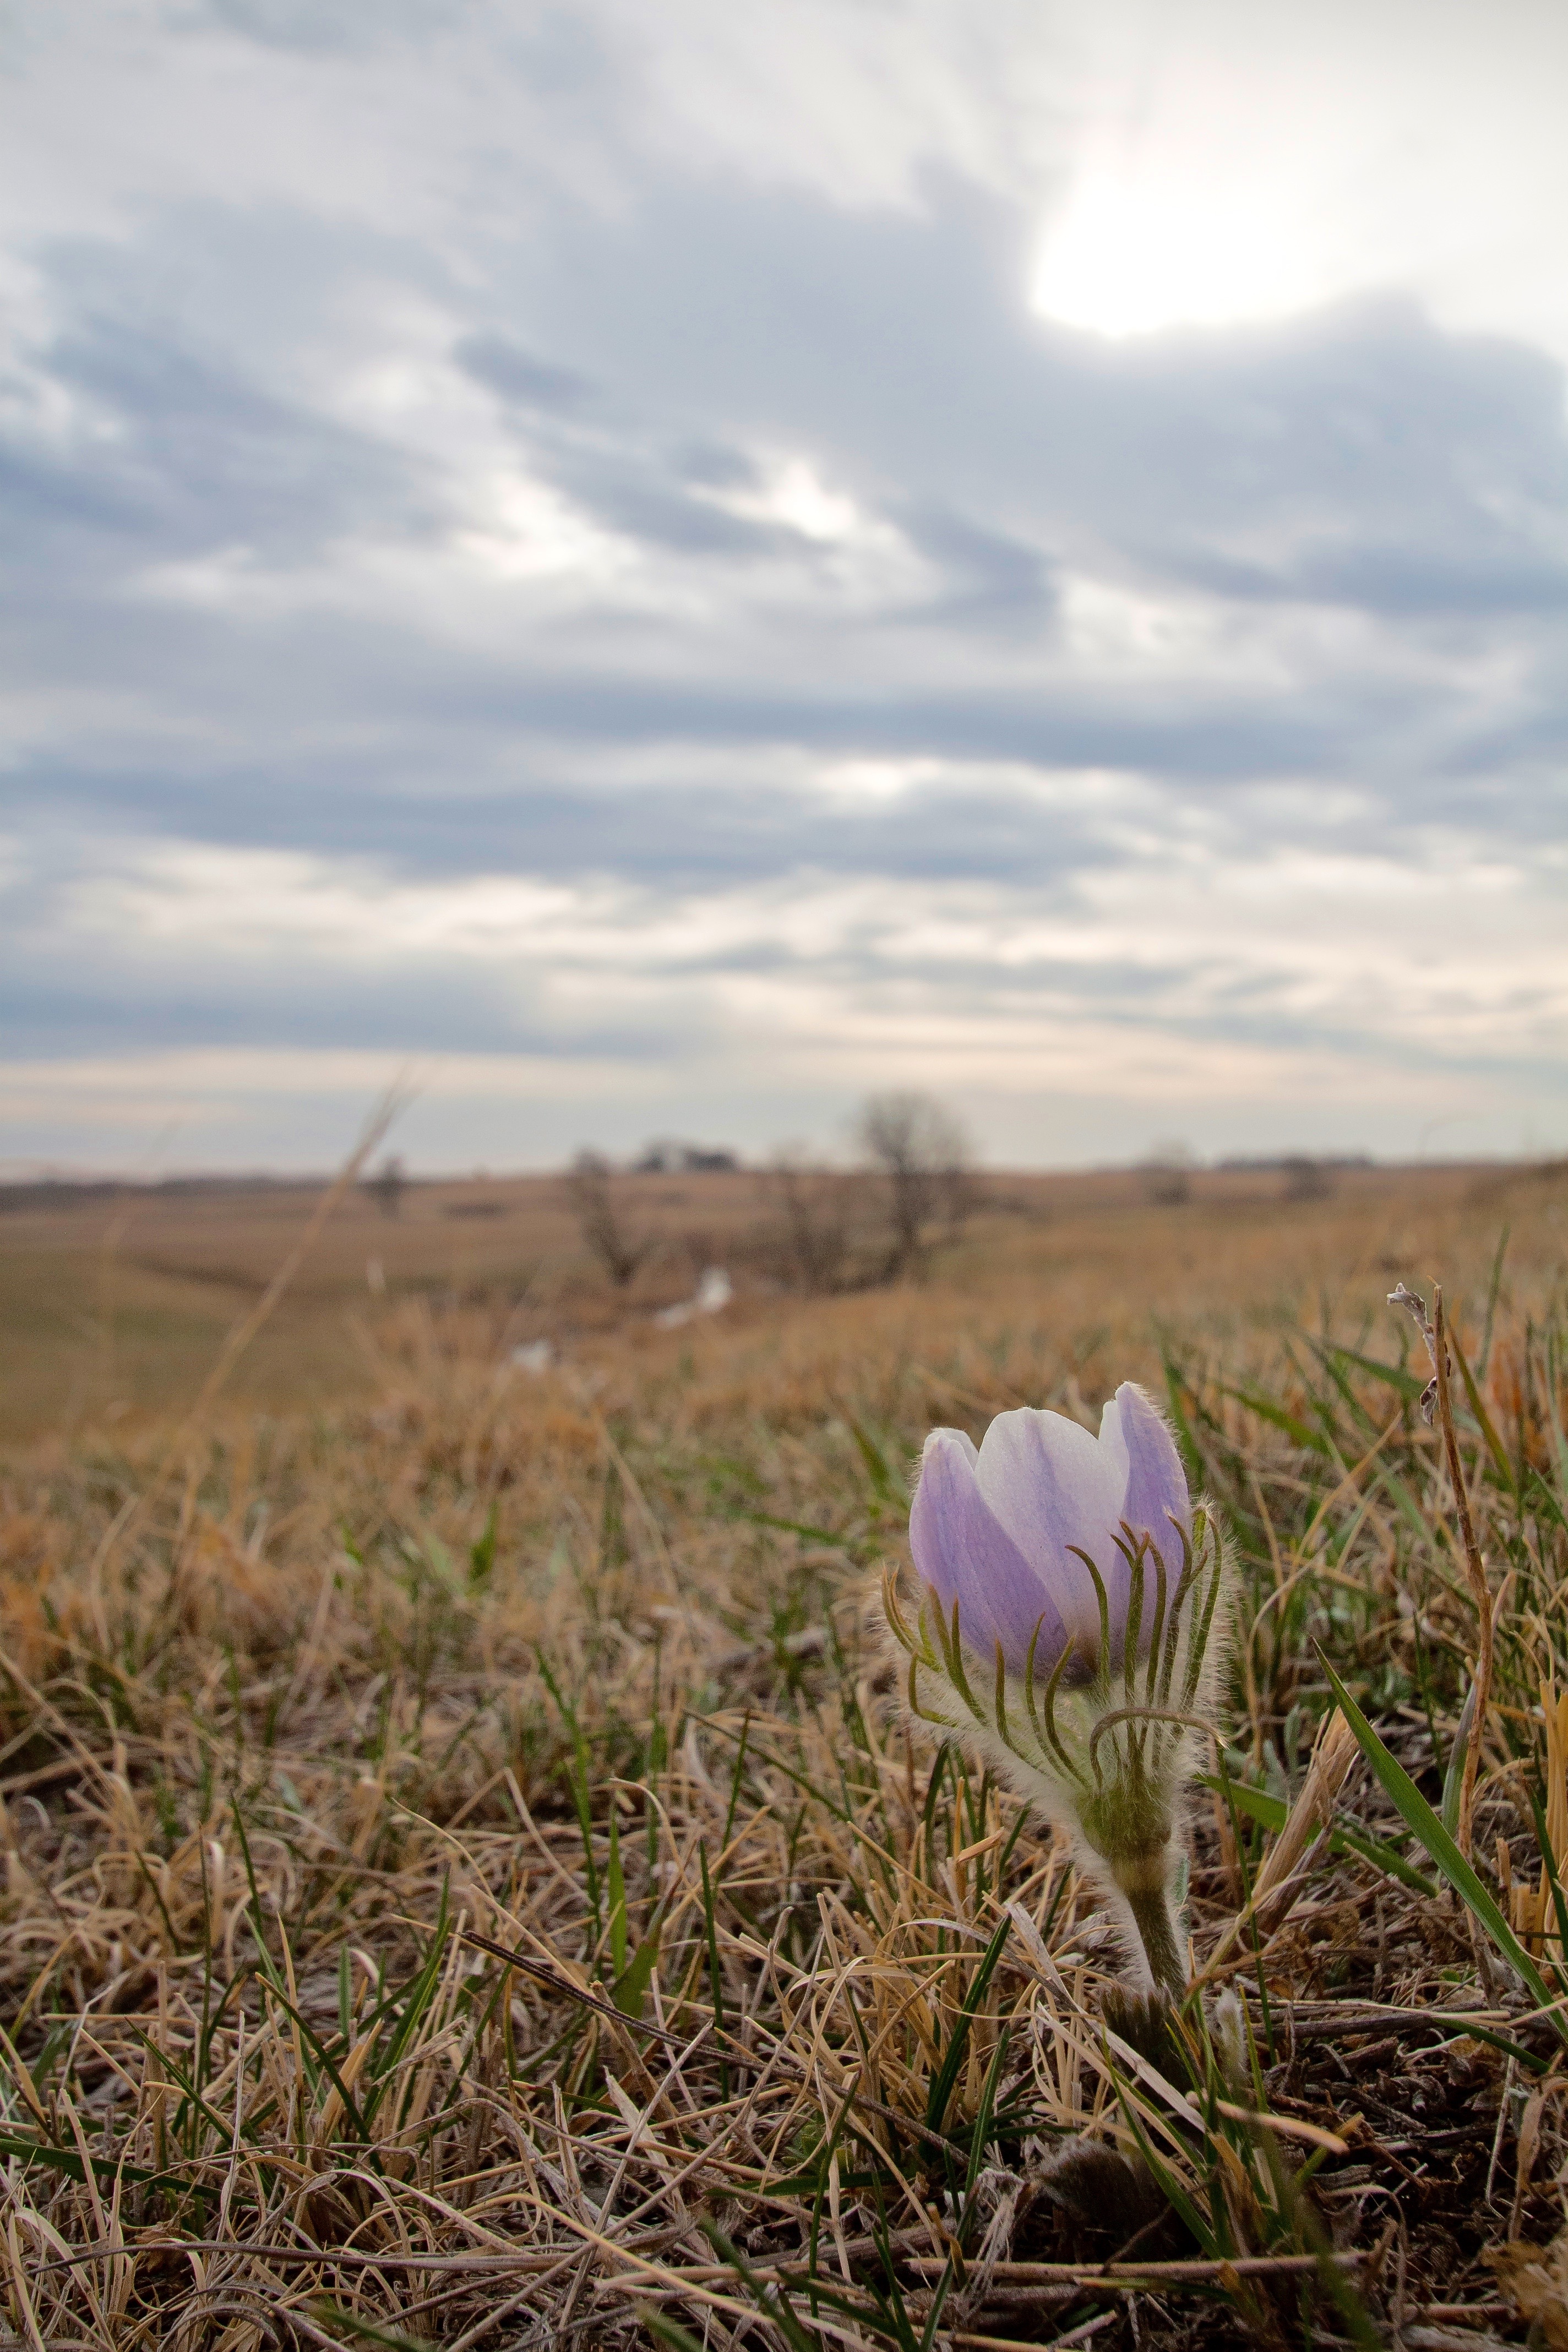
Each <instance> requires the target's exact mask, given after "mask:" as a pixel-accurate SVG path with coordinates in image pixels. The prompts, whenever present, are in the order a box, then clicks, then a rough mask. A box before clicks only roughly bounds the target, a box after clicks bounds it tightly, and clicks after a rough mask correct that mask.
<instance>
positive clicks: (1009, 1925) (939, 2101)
mask: <svg viewBox="0 0 1568 2352" xmlns="http://www.w3.org/2000/svg"><path fill="white" fill-rule="evenodd" d="M1012 1930H1013V1921H1012V1918H1011V1916H1010V1915H1009V1914H1008V1913H1007V1912H1005V1911H1004V1913H1003V1914H1002V1917H1001V1920H1000V1922H999V1923H998V1925H997V1927H996V1931H995V1933H994V1935H993V1937H992V1938H991V1941H990V1942H989V1943H988V1944H987V1945H986V1947H985V1950H984V1955H983V1956H982V1958H981V1962H980V1966H979V1967H978V1968H977V1969H975V1971H974V1976H973V1981H972V1982H971V1984H970V1987H969V1990H968V1991H967V1992H966V1993H965V1994H964V1996H963V2007H962V2008H961V2009H960V2011H959V2012H958V2017H957V2020H956V2021H955V2023H954V2025H953V2029H952V2041H951V2042H949V2043H948V2045H947V2048H946V2049H945V2050H944V2051H943V2053H942V2064H941V2065H940V2066H939V2067H938V2069H937V2072H936V2076H935V2079H934V2080H933V2082H932V2084H931V2095H930V2097H929V2098H928V2099H927V2101H926V2127H927V2129H928V2130H930V2131H934V2132H939V2131H941V2129H942V2125H943V2122H944V2121H945V2119H946V2116H947V2110H948V2106H949V2105H950V2103H951V2101H952V2093H953V2086H954V2084H956V2083H957V2081H958V2070H959V2068H960V2067H961V2066H962V2065H963V2053H964V2051H965V2049H966V2048H967V2046H968V2042H969V2032H970V2028H971V2026H972V2025H973V2023H974V2020H975V2016H976V2013H977V2011H979V2008H980V2004H981V2002H982V2001H983V2000H984V1998H985V1991H986V1988H987V1986H988V1985H989V1984H990V1982H991V1979H992V1978H993V1977H994V1974H995V1973H996V1963H997V1961H998V1960H999V1959H1000V1958H1001V1957H1002V1948H1003V1946H1004V1945H1005V1943H1006V1941H1007V1938H1008V1937H1009V1935H1011V1933H1012Z"/></svg>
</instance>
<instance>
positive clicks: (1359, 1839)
mask: <svg viewBox="0 0 1568 2352" xmlns="http://www.w3.org/2000/svg"><path fill="white" fill-rule="evenodd" d="M1197 1778H1198V1780H1200V1781H1201V1782H1202V1784H1203V1786H1204V1787H1205V1789H1212V1790H1214V1792H1215V1795H1216V1796H1219V1797H1223V1796H1226V1795H1227V1794H1228V1795H1229V1797H1230V1800H1231V1801H1232V1802H1233V1803H1234V1805H1235V1806H1236V1809H1237V1812H1241V1813H1246V1814H1247V1818H1248V1819H1249V1820H1250V1821H1255V1822H1261V1823H1262V1825H1263V1827H1264V1828H1265V1829H1266V1830H1276V1831H1278V1830H1282V1829H1283V1828H1284V1826H1285V1819H1286V1815H1287V1814H1288V1813H1289V1811H1290V1808H1289V1805H1288V1804H1287V1803H1286V1801H1285V1800H1284V1798H1283V1797H1276V1796H1275V1795H1274V1794H1273V1793H1272V1791H1271V1790H1268V1789H1255V1788H1253V1787H1252V1786H1251V1784H1250V1783H1249V1782H1247V1781H1246V1780H1232V1781H1231V1782H1230V1783H1229V1786H1228V1790H1227V1787H1226V1782H1225V1781H1223V1780H1221V1779H1220V1778H1219V1776H1218V1774H1217V1773H1215V1772H1200V1773H1199V1774H1198V1775H1197ZM1329 1851H1330V1853H1355V1854H1359V1855H1360V1856H1361V1858H1362V1860H1363V1862H1369V1863H1371V1864H1372V1866H1373V1869H1374V1870H1381V1871H1382V1872H1383V1874H1384V1876H1385V1877H1387V1878H1397V1879H1398V1880H1399V1881H1400V1883H1401V1885H1405V1886H1409V1887H1413V1888H1414V1889H1415V1892H1416V1894H1417V1895H1436V1892H1437V1888H1436V1884H1435V1882H1434V1881H1433V1880H1432V1879H1430V1878H1428V1877H1427V1875H1426V1872H1425V1871H1424V1870H1417V1869H1416V1868H1415V1864H1414V1863H1409V1862H1406V1861H1405V1856H1404V1855H1403V1854H1402V1853H1400V1852H1399V1850H1398V1848H1397V1847H1396V1846H1392V1845H1390V1844H1389V1843H1387V1841H1386V1840H1385V1839H1384V1838H1377V1837H1373V1834H1372V1832H1371V1831H1370V1830H1352V1829H1347V1828H1345V1827H1343V1826H1341V1827H1339V1828H1336V1829H1335V1831H1334V1832H1333V1835H1332V1836H1331V1838H1330V1840H1329Z"/></svg>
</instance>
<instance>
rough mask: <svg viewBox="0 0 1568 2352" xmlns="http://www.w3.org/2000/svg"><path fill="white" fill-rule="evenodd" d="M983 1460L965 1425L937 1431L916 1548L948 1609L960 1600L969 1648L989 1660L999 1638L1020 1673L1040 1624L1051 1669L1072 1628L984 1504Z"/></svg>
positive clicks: (914, 1513) (1041, 1654)
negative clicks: (980, 1478)
mask: <svg viewBox="0 0 1568 2352" xmlns="http://www.w3.org/2000/svg"><path fill="white" fill-rule="evenodd" d="M993 1425H994V1424H993ZM978 1458H979V1457H978V1456H977V1455H976V1454H975V1451H974V1447H973V1444H972V1442H971V1441H970V1439H969V1438H967V1437H966V1436H965V1435H964V1434H963V1431H962V1430H957V1429H933V1430H932V1431H931V1435H930V1436H929V1437H928V1438H927V1439H926V1443H925V1454H924V1456H923V1457H922V1460H921V1482H920V1485H919V1486H918V1487H917V1488H916V1490H915V1499H914V1506H913V1508H912V1509H911V1510H910V1550H911V1551H912V1552H913V1554H914V1561H915V1566H916V1568H917V1569H918V1570H919V1571H920V1573H921V1576H922V1577H923V1578H924V1579H925V1580H926V1582H927V1583H928V1584H930V1585H932V1586H934V1588H935V1590H936V1593H937V1596H938V1598H939V1600H940V1601H942V1606H943V1608H944V1609H945V1610H947V1612H949V1614H950V1615H951V1613H952V1604H953V1602H954V1601H957V1603H958V1623H959V1631H960V1633H962V1635H963V1641H964V1644H965V1646H966V1648H968V1649H970V1650H972V1651H973V1653H974V1654H975V1655H976V1656H977V1657H980V1658H984V1659H985V1660H987V1661H990V1660H992V1659H994V1656H995V1654H996V1644H997V1643H998V1642H1000V1643H1001V1644H1002V1654H1003V1656H1004V1658H1005V1660H1006V1662H1007V1664H1008V1666H1009V1667H1010V1668H1011V1669H1012V1671H1013V1672H1014V1673H1015V1674H1021V1673H1022V1672H1023V1670H1024V1668H1025V1666H1026V1664H1027V1663H1028V1655H1029V1644H1030V1643H1031V1642H1032V1641H1034V1638H1035V1628H1036V1626H1037V1625H1038V1626H1039V1628H1040V1638H1039V1642H1038V1643H1037V1647H1036V1651H1035V1671H1036V1674H1037V1675H1040V1674H1046V1673H1048V1672H1049V1671H1050V1669H1051V1667H1052V1666H1053V1665H1054V1664H1055V1663H1056V1661H1057V1659H1058V1657H1059V1656H1060V1655H1061V1654H1062V1651H1063V1650H1064V1649H1065V1648H1066V1647H1067V1643H1068V1630H1067V1627H1066V1625H1065V1624H1064V1622H1063V1619H1062V1615H1061V1612H1060V1611H1059V1610H1058V1608H1057V1606H1056V1605H1055V1602H1054V1601H1053V1597H1052V1594H1051V1593H1050V1591H1047V1588H1046V1586H1045V1585H1044V1584H1043V1583H1042V1581H1041V1580H1040V1577H1039V1575H1038V1574H1037V1570H1035V1569H1034V1567H1033V1566H1032V1565H1031V1564H1030V1562H1029V1561H1028V1559H1026V1558H1025V1556H1024V1554H1023V1553H1022V1551H1020V1549H1019V1548H1018V1546H1017V1545H1016V1543H1014V1542H1013V1541H1012V1539H1011V1538H1010V1537H1009V1536H1008V1534H1007V1533H1006V1531H1005V1528H1002V1527H1000V1526H999V1525H998V1524H997V1521H996V1519H995V1517H994V1516H993V1514H992V1513H991V1512H990V1511H989V1510H988V1509H987V1508H986V1506H985V1502H984V1497H983V1496H982V1494H981V1491H980V1486H979V1483H978V1480H977V1478H976V1475H975V1471H976V1465H977V1462H978ZM1042 1618H1043V1619H1044V1621H1045V1622H1044V1623H1043V1624H1042V1623H1041V1619H1042Z"/></svg>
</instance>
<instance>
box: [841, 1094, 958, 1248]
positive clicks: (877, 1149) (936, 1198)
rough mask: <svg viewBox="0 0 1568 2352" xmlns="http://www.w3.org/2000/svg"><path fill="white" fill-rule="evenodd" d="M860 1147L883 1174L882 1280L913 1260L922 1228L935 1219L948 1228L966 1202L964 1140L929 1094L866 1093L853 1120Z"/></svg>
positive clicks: (951, 1229)
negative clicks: (886, 1238) (888, 1235)
mask: <svg viewBox="0 0 1568 2352" xmlns="http://www.w3.org/2000/svg"><path fill="white" fill-rule="evenodd" d="M857 1132H858V1140H859V1143H860V1147H861V1150H863V1151H864V1153H865V1155H866V1157H867V1159H868V1160H869V1161H870V1162H871V1165H872V1166H873V1167H874V1168H876V1169H877V1170H879V1171H880V1173H881V1175H882V1176H883V1177H884V1178H885V1180H886V1182H887V1188H888V1206H889V1222H890V1223H891V1225H892V1244H891V1247H890V1250H889V1256H888V1262H887V1269H886V1274H887V1279H888V1280H889V1281H893V1280H896V1279H897V1277H898V1276H900V1274H902V1273H904V1272H905V1271H906V1269H907V1268H909V1267H910V1266H911V1265H918V1264H919V1262H920V1260H921V1256H922V1255H923V1252H924V1248H925V1239H926V1227H927V1226H928V1225H929V1224H931V1223H933V1222H934V1221H935V1220H936V1219H938V1218H941V1219H942V1221H943V1222H944V1223H945V1224H946V1226H947V1228H948V1231H949V1232H950V1233H956V1232H958V1231H959V1230H960V1228H961V1227H962V1225H963V1220H964V1217H965V1215H966V1214H967V1213H968V1209H969V1205H970V1185H969V1174H968V1166H969V1158H970V1152H969V1143H968V1139H967V1137H966V1136H965V1134H964V1132H963V1128H962V1126H961V1125H960V1124H959V1122H958V1120H957V1119H956V1118H954V1117H953V1115H952V1112H951V1111H950V1110H948V1109H947V1108H945V1107H944V1105H942V1103H940V1102H938V1101H937V1100H936V1099H935V1098H934V1097H932V1096H931V1095H923V1094H914V1093H895V1094H885V1095H872V1096H871V1097H869V1098H868V1101H867V1102H866V1103H865V1104H864V1105H863V1107H862V1108H861V1111H860V1116H859V1118H858V1121H857Z"/></svg>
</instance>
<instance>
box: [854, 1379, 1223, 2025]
mask: <svg viewBox="0 0 1568 2352" xmlns="http://www.w3.org/2000/svg"><path fill="white" fill-rule="evenodd" d="M910 1550H911V1552H912V1553H913V1556H914V1563H915V1569H916V1571H917V1573H918V1576H919V1578H920V1580H921V1593H920V1598H919V1602H918V1606H917V1609H916V1611H915V1613H914V1616H913V1619H912V1621H911V1619H910V1616H909V1615H908V1614H907V1613H906V1612H905V1610H904V1608H903V1607H902V1606H901V1605H900V1599H899V1594H898V1591H897V1587H896V1585H895V1583H894V1581H893V1580H892V1579H891V1578H889V1580H888V1582H887V1585H886V1588H885V1599H886V1606H887V1613H888V1622H889V1628H890V1629H891V1631H892V1633H893V1635H894V1637H895V1639H896V1640H897V1641H898V1642H899V1643H900V1646H901V1647H902V1648H903V1649H904V1650H905V1651H906V1652H907V1653H908V1654H909V1661H910V1664H909V1684H908V1691H909V1702H910V1707H911V1708H912V1709H913V1710H914V1712H915V1713H916V1714H918V1715H921V1716H922V1717H925V1718H926V1719H927V1720H928V1721H933V1722H937V1723H941V1724H943V1725H946V1726H947V1727H950V1728H953V1729H957V1728H960V1727H963V1728H965V1729H967V1730H968V1731H969V1732H970V1734H971V1736H973V1738H976V1740H977V1741H978V1743H979V1744H980V1745H981V1746H982V1747H983V1748H984V1749H985V1750H986V1752H987V1753H988V1754H989V1755H990V1756H991V1757H992V1759H993V1760H994V1762H995V1763H996V1764H997V1765H998V1767H999V1768H1000V1769H1002V1770H1003V1771H1004V1772H1005V1774H1006V1775H1007V1777H1008V1778H1009V1779H1011V1780H1013V1782H1014V1783H1015V1785H1016V1786H1017V1787H1018V1788H1020V1789H1021V1790H1023V1792H1024V1793H1025V1794H1026V1795H1028V1796H1030V1797H1032V1798H1034V1799H1035V1800H1036V1801H1038V1802H1039V1803H1040V1805H1041V1807H1042V1810H1043V1811H1046V1812H1047V1814H1048V1815H1049V1816H1050V1817H1051V1818H1052V1819H1054V1820H1057V1821H1059V1822H1065V1823H1066V1824H1067V1826H1068V1828H1069V1829H1070V1830H1071V1831H1072V1832H1073V1834H1074V1837H1075V1842H1076V1843H1077V1845H1078V1848H1079V1861H1080V1864H1082V1865H1083V1866H1084V1867H1085V1868H1086V1870H1087V1871H1088V1872H1089V1874H1090V1875H1092V1876H1093V1877H1094V1878H1095V1879H1096V1880H1097V1882H1098V1883H1099V1885H1100V1887H1101V1888H1102V1890H1103V1891H1104V1893H1105V1895H1107V1898H1108V1899H1109V1901H1110V1904H1111V1906H1112V1907H1113V1909H1115V1910H1116V1911H1117V1912H1118V1913H1119V1915H1120V1916H1121V1920H1122V1923H1123V1926H1124V1927H1127V1928H1130V1929H1131V1930H1132V1931H1133V1932H1134V1933H1135V1935H1136V1937H1137V1948H1138V1949H1139V1951H1140V1952H1141V1953H1142V1958H1143V1959H1144V1961H1146V1963H1147V1968H1148V1971H1149V1974H1150V1976H1151V1978H1152V1979H1153V1981H1154V1982H1156V1983H1158V1984H1163V1985H1164V1986H1166V1987H1167V1988H1169V1989H1171V1990H1179V1989H1180V1986H1181V1984H1182V1982H1183V1980H1184V1970H1183V1968H1182V1961H1181V1949H1182V1941H1183V1939H1182V1937H1181V1935H1180V1931H1179V1925H1178V1911H1179V1898H1180V1892H1181V1888H1180V1880H1181V1878H1182V1876H1183V1875H1184V1853H1183V1847H1182V1842H1181V1834H1180V1819H1179V1816H1180V1811H1181V1804H1182V1799H1183V1795H1184V1790H1185V1786H1186V1782H1187V1780H1188V1778H1189V1776H1190V1772H1191V1769H1192V1763H1193V1754H1192V1750H1193V1740H1194V1732H1195V1731H1200V1730H1201V1729H1202V1728H1203V1727H1204V1724H1205V1717H1206V1714H1207V1712H1208V1709H1209V1707H1210V1706H1211V1702H1212V1693H1213V1685H1214V1681H1215V1673H1216V1670H1217V1654H1218V1652H1219V1650H1220V1648H1221V1646H1222V1643H1221V1642H1220V1641H1218V1640H1216V1639H1215V1629H1216V1623H1219V1624H1223V1622H1224V1616H1225V1614H1226V1613H1227V1612H1222V1611H1221V1608H1220V1602H1221V1600H1222V1596H1223V1595H1224V1593H1225V1589H1226V1559H1225V1553H1224V1548H1223V1545H1222V1544H1221V1541H1220V1538H1219V1534H1218V1530H1217V1528H1215V1523H1214V1520H1213V1517H1212V1514H1210V1513H1209V1512H1208V1511H1207V1510H1206V1509H1205V1508H1204V1507H1202V1506H1201V1505H1200V1506H1197V1507H1194V1504H1193V1502H1192V1499H1191V1497H1190V1496H1189V1495H1188V1492H1187V1482H1186V1478H1185V1476H1184V1474H1183V1470H1182V1464H1181V1457H1180V1455H1179V1454H1177V1452H1176V1448H1175V1444H1174V1441H1173V1438H1172V1436H1171V1433H1170V1431H1169V1430H1168V1429H1167V1427H1166V1425H1165V1423H1164V1421H1163V1419H1162V1417H1161V1415H1160V1413H1159V1412H1158V1411H1157V1410H1156V1408H1155V1406H1154V1405H1153V1404H1152V1402H1151V1401H1150V1399H1149V1398H1148V1397H1147V1396H1146V1395H1145V1394H1144V1392H1143V1391H1142V1389H1140V1388H1136V1387H1134V1386H1133V1385H1132V1383H1131V1381H1127V1382H1124V1383H1123V1385H1122V1386H1121V1388H1120V1389H1118V1391H1117V1392H1116V1395H1115V1397H1114V1399H1113V1400H1112V1402H1110V1404H1108V1405H1107V1406H1106V1407H1105V1410H1104V1412H1103V1414H1102V1416H1101V1419H1100V1434H1099V1436H1098V1438H1097V1437H1093V1436H1091V1435H1090V1434H1089V1431H1088V1430H1086V1429H1082V1428H1080V1427H1079V1424H1078V1423H1077V1422H1074V1421H1069V1420H1068V1419H1067V1418H1066V1417H1065V1416H1064V1415H1063V1414H1061V1413H1056V1412H1032V1411H1029V1410H1023V1411H1019V1412H1004V1413H999V1414H998V1415H997V1417H996V1419H995V1420H994V1422H993V1423H991V1426H990V1428H989V1429H988V1430H987V1431H986V1433H985V1437H984V1443H983V1444H981V1445H980V1446H979V1447H978V1448H976V1447H975V1445H974V1444H973V1442H972V1440H971V1439H970V1438H968V1437H966V1436H965V1435H964V1433H963V1431H962V1430H957V1429H934V1430H932V1432H931V1435H930V1436H929V1437H928V1438H927V1440H926V1445H925V1454H924V1458H923V1460H922V1462H921V1478H920V1485H919V1486H918V1488H917V1490H916V1493H915V1499H914V1507H913V1509H912V1510H911V1512H910ZM933 1684H934V1685H936V1688H935V1689H934V1690H933V1688H932V1687H931V1686H932V1685H933ZM955 1699H956V1701H957V1702H958V1705H959V1707H960V1709H961V1710H962V1711H961V1712H959V1713H956V1714H955V1713H954V1712H952V1703H953V1701H954V1700H955Z"/></svg>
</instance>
